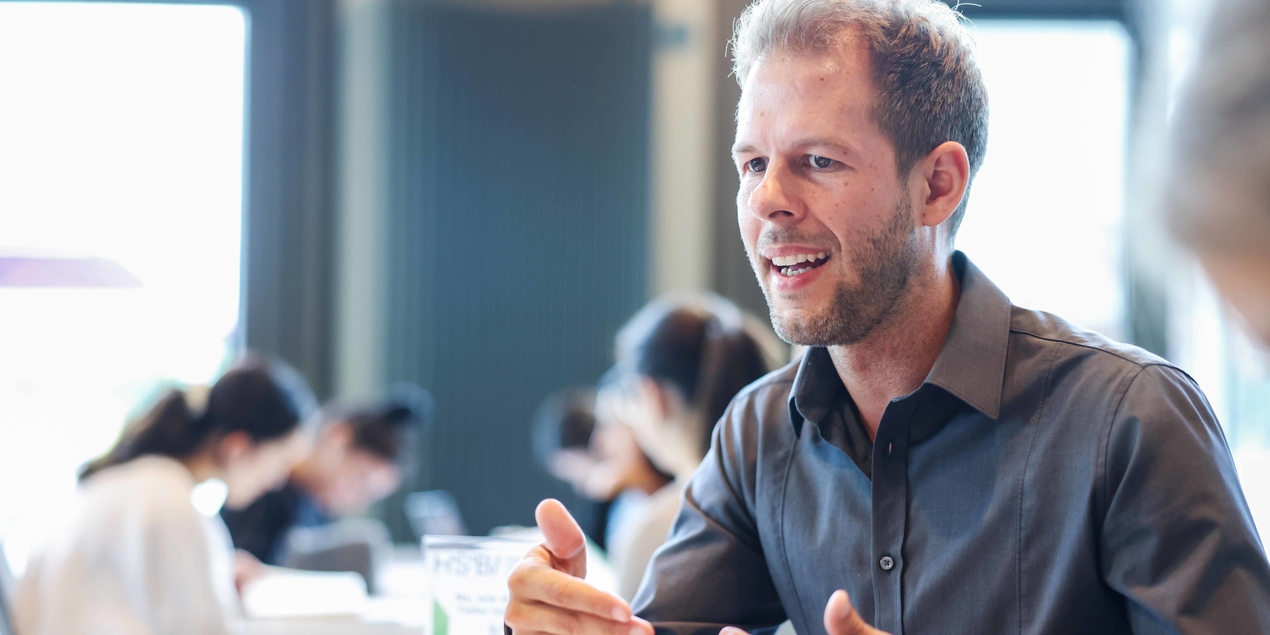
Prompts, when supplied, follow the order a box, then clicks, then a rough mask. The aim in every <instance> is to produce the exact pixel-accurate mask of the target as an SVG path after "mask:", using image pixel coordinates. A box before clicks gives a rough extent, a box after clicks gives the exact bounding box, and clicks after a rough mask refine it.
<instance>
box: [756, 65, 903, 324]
mask: <svg viewBox="0 0 1270 635" xmlns="http://www.w3.org/2000/svg"><path fill="white" fill-rule="evenodd" d="M869 73H870V71H869V64H868V53H867V51H866V50H865V49H864V48H863V47H862V46H860V45H858V44H856V43H849V44H847V45H845V46H842V47H840V48H839V49H837V50H834V51H830V52H826V53H811V54H782V53H779V52H776V53H773V54H770V55H768V56H766V57H764V58H763V59H761V60H760V61H759V62H758V63H757V64H756V65H755V66H754V67H753V68H752V69H751V71H750V74H749V76H748V77H747V79H746V82H745V85H744V87H743V91H742V95H741V102H740V105H739V106H738V114H737V120H738V121H737V139H736V145H735V146H734V148H733V155H734V159H735V163H736V166H737V170H738V172H739V174H740V181H741V183H740V192H739V193H738V194H737V214H738V217H739V221H740V227H741V238H742V240H743V241H744V242H745V248H746V252H747V254H748V255H749V258H750V264H751V265H753V267H754V272H755V274H756V275H757V277H758V281H759V284H760V285H761V286H762V288H763V293H764V295H766V296H767V303H768V306H769V307H770V309H771V313H772V325H773V326H774V327H775V329H776V332H777V333H778V334H779V335H780V336H781V337H782V338H783V339H785V340H786V341H788V342H791V343H795V344H803V345H808V346H835V345H849V344H854V343H856V342H858V341H860V340H862V339H864V338H865V337H867V336H868V335H869V334H870V333H871V332H872V331H873V329H874V328H876V327H877V326H878V325H879V324H882V323H885V322H886V321H887V319H888V318H889V317H891V316H892V315H894V314H895V312H896V311H898V310H899V308H900V305H901V302H902V301H903V299H904V297H905V295H906V291H907V289H908V285H909V281H910V278H911V277H912V272H913V270H914V268H915V267H916V266H917V262H918V257H919V254H918V250H919V247H918V242H917V219H916V218H915V217H914V215H913V213H912V209H913V208H912V203H911V199H910V197H909V192H908V191H907V186H906V185H905V182H902V181H901V179H900V177H899V176H898V175H897V172H896V159H895V148H894V145H893V144H892V143H891V141H890V140H889V139H888V138H887V137H886V136H885V135H883V133H882V131H881V129H879V128H878V126H877V124H876V123H875V122H874V120H873V118H872V116H871V114H870V109H871V107H872V103H873V90H874V89H873V83H872V80H871V78H870V74H869Z"/></svg>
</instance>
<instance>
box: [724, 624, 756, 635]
mask: <svg viewBox="0 0 1270 635" xmlns="http://www.w3.org/2000/svg"><path fill="white" fill-rule="evenodd" d="M719 635H750V634H749V633H746V632H745V631H743V630H741V629H739V628H737V627H735V626H724V627H723V630H721V631H719Z"/></svg>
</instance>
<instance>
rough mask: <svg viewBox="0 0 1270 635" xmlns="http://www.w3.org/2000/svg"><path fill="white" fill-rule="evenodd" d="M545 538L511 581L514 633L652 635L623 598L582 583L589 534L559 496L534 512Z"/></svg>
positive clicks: (507, 619)
mask: <svg viewBox="0 0 1270 635" xmlns="http://www.w3.org/2000/svg"><path fill="white" fill-rule="evenodd" d="M534 515H535V517H536V518H537V520H538V529H540V530H541V531H542V535H543V543H542V544H541V545H538V546H537V547H534V548H533V550H531V551H530V552H529V553H528V554H527V555H526V556H525V559H524V560H521V562H520V564H519V565H517V566H516V569H515V570H514V571H512V575H511V578H510V579H509V580H508V581H507V586H508V589H509V590H510V591H511V599H510V601H509V602H508V603H507V612H506V613H505V614H504V615H503V620H504V621H505V622H506V623H507V625H508V626H510V627H511V628H512V632H513V633H515V635H539V634H543V635H548V634H549V635H583V634H585V635H653V627H652V625H651V624H649V623H648V622H645V621H644V620H641V619H639V618H638V617H634V616H632V615H631V607H630V605H629V604H627V603H626V602H625V601H624V600H622V599H621V598H619V597H617V596H615V595H610V594H608V593H605V592H603V591H601V590H599V589H597V588H595V587H593V586H591V585H589V584H587V583H586V582H584V581H583V580H582V578H585V577H586V538H585V536H583V534H582V529H581V528H580V527H578V523H577V521H575V520H573V517H572V516H570V515H569V512H568V511H567V510H566V509H565V508H564V505H562V504H561V503H560V501H556V500H551V499H548V500H545V501H543V502H542V503H541V504H540V505H538V510H537V512H535V514H534Z"/></svg>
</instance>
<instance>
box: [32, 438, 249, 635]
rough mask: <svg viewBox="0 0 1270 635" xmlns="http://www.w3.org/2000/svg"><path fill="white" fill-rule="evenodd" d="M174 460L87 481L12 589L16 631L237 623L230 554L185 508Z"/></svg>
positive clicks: (217, 634) (214, 634)
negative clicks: (63, 521)
mask: <svg viewBox="0 0 1270 635" xmlns="http://www.w3.org/2000/svg"><path fill="white" fill-rule="evenodd" d="M194 487H195V482H194V478H193V476H191V475H190V472H189V471H188V470H187V469H186V468H185V466H184V465H182V464H181V463H180V462H178V461H175V460H173V459H170V458H166V457H158V456H146V457H142V458H138V459H135V460H133V461H129V462H128V463H125V464H123V465H119V466H115V467H111V468H108V469H105V470H102V471H101V472H99V473H97V474H95V475H93V476H92V477H90V478H89V479H88V480H87V481H85V483H84V484H83V486H82V487H81V488H80V492H79V494H78V496H77V499H76V503H75V509H74V510H73V512H72V514H71V517H70V522H69V523H68V524H67V525H66V526H65V527H63V528H62V530H61V531H60V532H58V533H56V534H54V535H52V536H50V537H49V539H48V540H47V541H46V543H45V544H44V546H43V547H42V548H41V550H40V551H39V552H37V553H36V555H35V556H34V557H33V558H32V560H31V562H30V563H29V564H28V566H27V570H26V573H25V574H24V575H23V576H22V579H21V580H20V581H19V583H18V589H17V594H16V598H15V602H14V618H15V622H16V624H15V626H16V627H17V631H18V632H19V633H21V634H22V635H93V634H102V635H107V634H109V635H175V634H180V635H224V634H226V633H230V632H236V631H237V630H238V628H239V625H240V622H241V617H240V612H239V609H238V604H237V594H236V592H235V591H234V573H233V570H234V555H233V554H234V552H233V546H232V543H231V541H230V538H229V532H228V530H227V529H226V528H225V525H224V523H223V522H221V520H220V517H219V516H217V515H212V516H207V515H204V514H201V513H199V512H198V511H197V510H196V509H195V506H194V504H193V503H192V502H191V498H190V497H191V493H192V492H193V491H194Z"/></svg>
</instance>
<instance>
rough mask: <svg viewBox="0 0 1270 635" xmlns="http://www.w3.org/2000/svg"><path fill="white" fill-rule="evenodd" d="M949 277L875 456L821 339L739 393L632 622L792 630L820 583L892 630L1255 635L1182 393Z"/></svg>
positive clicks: (1180, 383)
mask: <svg viewBox="0 0 1270 635" xmlns="http://www.w3.org/2000/svg"><path fill="white" fill-rule="evenodd" d="M954 264H955V266H956V269H957V271H958V275H959V276H960V278H961V288H962V290H961V300H960V303H959V305H958V307H957V312H956V316H955V318H954V320H953V324H952V328H951V330H950V331H949V333H948V337H947V339H946V340H945V343H944V347H943V350H942V351H941V352H940V354H939V357H938V359H937V360H936V362H935V365H934V367H933V368H932V370H931V372H930V376H929V377H928V378H927V379H926V381H925V382H924V383H923V385H922V386H921V388H919V389H918V390H916V391H915V392H913V393H912V394H910V395H907V396H904V397H902V398H899V399H896V400H894V401H892V402H891V403H890V404H889V405H888V406H887V408H886V411H885V414H884V415H883V417H882V421H881V425H880V427H879V428H878V432H877V437H876V439H875V440H874V441H873V442H870V441H869V439H868V436H867V435H865V434H862V429H863V428H862V426H861V425H860V423H859V419H858V416H857V414H856V412H855V408H854V405H852V403H851V400H850V396H849V395H848V394H847V391H846V390H845V388H844V387H843V385H842V383H841V381H840V380H839V378H838V376H837V373H836V371H835V370H834V368H833V364H832V363H831V361H830V359H829V355H828V352H827V351H826V350H824V349H812V350H810V351H808V353H807V354H806V355H805V356H804V357H803V358H802V360H801V361H800V362H798V363H795V364H792V365H790V366H788V367H786V368H785V369H783V370H780V371H777V372H776V373H773V374H771V375H769V376H767V377H765V378H764V379H762V380H760V381H758V382H756V383H755V384H753V385H751V386H750V387H748V388H747V389H746V390H745V391H743V392H742V393H741V394H740V395H738V396H737V398H736V399H735V400H734V401H733V403H732V405H731V407H730V408H729V410H728V412H727V413H726V414H725V415H724V417H723V419H722V420H721V422H720V423H719V425H718V428H717V429H716V430H715V436H714V442H713V444H712V446H711V449H710V452H709V454H708V456H706V459H705V462H704V463H703V464H702V466H701V468H700V469H698V471H697V473H696V474H695V475H694V476H693V478H692V480H691V482H690V483H689V485H688V486H687V488H686V489H685V491H684V496H683V507H682V509H681V511H680V514H679V517H678V519H677V520H676V521H675V524H674V527H673V529H672V530H671V534H670V539H669V542H668V543H667V544H666V545H665V546H663V547H662V549H661V550H660V551H658V553H657V555H656V556H655V557H654V558H653V561H652V563H651V564H650V566H649V572H648V574H647V575H646V576H645V579H644V585H643V587H642V588H641V590H640V592H639V595H638V596H637V597H636V599H635V606H636V610H637V611H638V613H639V614H640V615H641V616H642V617H644V618H646V619H648V620H650V621H652V622H653V623H654V624H655V625H656V626H657V627H658V629H659V630H658V632H659V633H675V634H678V635H687V634H689V633H691V634H694V635H695V634H698V633H709V634H710V635H715V634H716V633H718V631H719V629H720V628H721V627H722V626H724V625H736V626H741V627H744V628H748V629H751V630H756V629H763V628H765V627H770V626H772V625H775V624H778V623H780V622H781V621H783V620H785V619H786V618H787V617H788V619H790V620H791V621H792V622H793V624H794V627H795V628H796V629H797V631H798V632H799V633H800V635H812V634H815V633H824V632H825V631H824V626H823V625H822V619H823V615H824V609H825V604H826V603H827V602H828V600H829V596H830V594H832V593H833V592H834V590H836V589H839V588H841V589H845V590H846V591H847V592H848V593H850V595H851V598H852V600H853V602H854V603H855V606H856V608H857V609H858V610H859V611H860V613H861V615H862V616H864V617H865V619H866V620H868V621H870V622H871V623H872V624H873V625H874V626H876V627H877V628H880V629H882V630H885V631H888V632H890V633H893V634H894V635H903V634H905V633H908V634H910V635H919V634H920V635H948V634H952V633H966V634H972V635H996V634H1002V633H1031V634H1042V633H1044V634H1053V635H1074V634H1080V635H1096V634H1102V633H1216V634H1221V635H1236V634H1243V633H1248V634H1252V633H1270V565H1268V564H1267V561H1266V556H1265V552H1264V551H1263V549H1262V546H1261V543H1260V541H1259V539H1258V537H1257V533H1256V530H1255V528H1254V527H1253V522H1252V518H1251V515H1250V514H1249V512H1248V507H1247V504H1246V503H1245V501H1244V496H1243V493H1242V491H1241V490H1240V487H1239V481H1238V478H1237V477H1236V474H1235V468H1234V464H1233V461H1232V459H1231V456H1230V451H1229V449H1228V448H1227V446H1226V441H1225V438H1224V437H1223V436H1222V431H1221V427H1220V426H1219V424H1218V422H1217V420H1216V419H1215V418H1214V416H1213V413H1212V410H1211V409H1210V407H1209V405H1208V402H1207V401H1206V400H1205V399H1204V395H1203V394H1202V393H1201V392H1200V390H1199V388H1198V387H1197V386H1196V384H1195V382H1194V381H1193V380H1192V379H1191V378H1190V377H1188V376H1187V375H1186V374H1185V373H1183V372H1182V371H1180V370H1178V369H1177V368H1175V367H1174V366H1172V365H1170V364H1169V363H1168V362H1166V361H1164V360H1162V359H1160V358H1158V357H1155V356H1153V355H1151V354H1149V353H1146V352H1144V351H1142V350H1140V349H1137V348H1134V347H1131V346H1126V345H1122V344H1117V343H1115V342H1112V341H1109V340H1107V339H1105V338H1103V337H1101V336H1099V335H1096V334H1094V333H1089V332H1085V331H1081V330H1079V329H1077V328H1075V327H1073V326H1072V325H1070V324H1068V323H1066V322H1064V321H1063V320H1061V319H1059V318H1057V317H1054V316H1053V315H1049V314H1046V313H1040V312H1036V311H1028V310H1025V309H1021V308H1018V307H1015V306H1012V305H1011V304H1010V301H1009V300H1008V299H1007V298H1006V297H1005V295H1004V294H1002V293H1001V291H1000V290H998V289H997V288H996V287H995V286H994V285H993V284H992V282H991V281H989V280H988V279H987V278H986V277H985V276H984V275H983V273H981V272H980V271H979V270H978V269H977V268H976V267H975V266H974V265H973V264H971V263H970V262H969V261H968V260H966V258H965V256H964V255H962V254H960V253H958V254H957V255H956V256H955V257H954Z"/></svg>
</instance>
